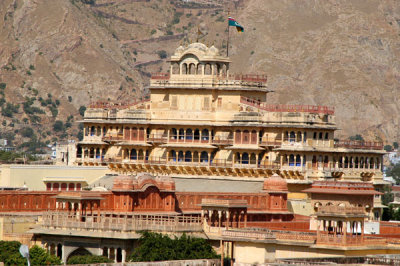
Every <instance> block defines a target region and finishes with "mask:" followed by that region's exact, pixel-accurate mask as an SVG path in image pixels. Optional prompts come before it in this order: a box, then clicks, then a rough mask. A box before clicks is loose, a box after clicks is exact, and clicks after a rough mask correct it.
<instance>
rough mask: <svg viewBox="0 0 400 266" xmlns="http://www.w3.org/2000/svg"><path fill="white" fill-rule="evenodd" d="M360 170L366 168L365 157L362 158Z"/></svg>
mask: <svg viewBox="0 0 400 266" xmlns="http://www.w3.org/2000/svg"><path fill="white" fill-rule="evenodd" d="M360 168H365V165H364V157H361V158H360Z"/></svg>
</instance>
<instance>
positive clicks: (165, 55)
mask: <svg viewBox="0 0 400 266" xmlns="http://www.w3.org/2000/svg"><path fill="white" fill-rule="evenodd" d="M157 54H158V56H159V57H160V58H161V59H164V58H167V52H166V51H164V50H160V51H158V52H157Z"/></svg>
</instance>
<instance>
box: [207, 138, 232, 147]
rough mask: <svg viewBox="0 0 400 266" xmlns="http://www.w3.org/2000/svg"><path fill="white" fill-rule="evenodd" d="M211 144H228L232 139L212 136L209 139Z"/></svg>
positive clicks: (230, 143)
mask: <svg viewBox="0 0 400 266" xmlns="http://www.w3.org/2000/svg"><path fill="white" fill-rule="evenodd" d="M211 144H213V145H218V146H228V145H233V139H231V138H218V137H214V138H213V139H212V141H211Z"/></svg>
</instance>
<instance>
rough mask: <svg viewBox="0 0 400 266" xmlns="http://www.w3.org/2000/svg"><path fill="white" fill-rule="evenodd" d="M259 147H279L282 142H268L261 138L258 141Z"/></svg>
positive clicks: (268, 140)
mask: <svg viewBox="0 0 400 266" xmlns="http://www.w3.org/2000/svg"><path fill="white" fill-rule="evenodd" d="M259 145H260V146H264V147H280V146H281V145H282V140H270V139H264V138H261V139H260V141H259Z"/></svg>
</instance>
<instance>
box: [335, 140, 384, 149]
mask: <svg viewBox="0 0 400 266" xmlns="http://www.w3.org/2000/svg"><path fill="white" fill-rule="evenodd" d="M335 148H348V149H365V150H383V142H373V141H356V140H354V141H352V140H339V141H336V142H335Z"/></svg>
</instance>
